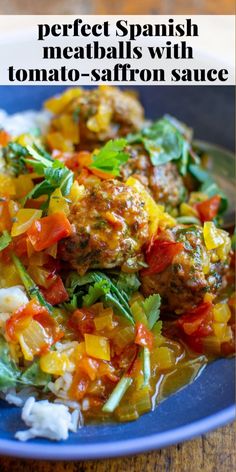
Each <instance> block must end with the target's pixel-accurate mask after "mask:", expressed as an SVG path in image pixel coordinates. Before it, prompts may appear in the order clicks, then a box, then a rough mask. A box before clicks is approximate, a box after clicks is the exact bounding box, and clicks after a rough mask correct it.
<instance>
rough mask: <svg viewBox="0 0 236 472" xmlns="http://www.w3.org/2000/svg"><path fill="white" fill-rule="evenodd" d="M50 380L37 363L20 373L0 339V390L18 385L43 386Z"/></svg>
mask: <svg viewBox="0 0 236 472" xmlns="http://www.w3.org/2000/svg"><path fill="white" fill-rule="evenodd" d="M50 379H51V376H50V375H48V374H45V373H44V372H43V371H42V370H41V369H40V366H39V362H38V361H35V362H33V363H32V364H31V365H30V366H29V367H28V368H27V369H26V370H25V371H23V372H22V371H21V370H20V369H19V368H18V367H17V366H16V364H15V362H14V361H13V360H12V359H11V356H10V352H9V347H8V344H7V342H6V341H5V339H4V338H3V337H2V336H1V337H0V389H2V388H8V387H15V386H19V385H34V386H36V387H39V386H45V385H47V384H48V382H49V381H50Z"/></svg>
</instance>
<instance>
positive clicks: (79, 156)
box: [52, 150, 92, 172]
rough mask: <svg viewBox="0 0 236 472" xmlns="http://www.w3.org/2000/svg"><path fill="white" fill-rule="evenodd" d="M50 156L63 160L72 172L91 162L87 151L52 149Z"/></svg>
mask: <svg viewBox="0 0 236 472" xmlns="http://www.w3.org/2000/svg"><path fill="white" fill-rule="evenodd" d="M52 156H53V158H55V159H58V160H59V161H61V162H63V163H64V164H65V165H66V167H68V168H69V169H71V170H73V171H74V172H75V171H76V170H77V169H79V168H82V167H87V166H89V165H90V164H91V162H92V158H91V153H90V152H89V151H80V152H60V151H58V150H55V151H53V153H52Z"/></svg>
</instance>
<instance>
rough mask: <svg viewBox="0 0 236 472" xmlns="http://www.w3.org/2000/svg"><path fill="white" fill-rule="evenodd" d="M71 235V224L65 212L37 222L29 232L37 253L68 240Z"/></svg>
mask: <svg viewBox="0 0 236 472" xmlns="http://www.w3.org/2000/svg"><path fill="white" fill-rule="evenodd" d="M71 233H72V229H71V225H70V222H69V220H68V219H67V218H66V216H65V214H64V213H63V212H58V213H53V214H52V215H50V216H45V217H43V218H40V219H38V220H35V221H34V222H33V224H32V225H31V227H30V228H29V229H28V231H27V234H28V237H29V240H30V242H31V244H32V246H33V248H34V250H35V251H42V250H43V249H47V248H49V247H50V246H52V245H53V244H55V243H57V242H58V241H60V239H63V238H67V237H68V236H70V235H71Z"/></svg>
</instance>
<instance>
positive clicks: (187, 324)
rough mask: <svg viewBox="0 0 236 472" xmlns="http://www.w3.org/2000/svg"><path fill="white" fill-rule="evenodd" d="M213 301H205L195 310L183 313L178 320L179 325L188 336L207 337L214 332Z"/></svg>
mask: <svg viewBox="0 0 236 472" xmlns="http://www.w3.org/2000/svg"><path fill="white" fill-rule="evenodd" d="M212 308H213V305H212V302H204V303H201V304H200V305H198V306H197V307H196V308H193V310H191V311H189V312H188V313H186V314H184V315H182V316H181V317H180V318H179V319H178V320H177V324H178V326H179V327H180V328H181V329H182V330H183V331H184V333H185V334H187V335H188V336H194V337H196V338H197V337H199V338H201V337H205V336H208V335H209V334H211V333H212V332H213V329H212V321H213V312H212Z"/></svg>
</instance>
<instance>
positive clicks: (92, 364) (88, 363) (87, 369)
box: [79, 356, 99, 380]
mask: <svg viewBox="0 0 236 472" xmlns="http://www.w3.org/2000/svg"><path fill="white" fill-rule="evenodd" d="M79 368H80V370H81V371H83V372H84V373H85V374H87V375H88V377H89V378H90V380H95V379H96V378H97V374H98V368H99V362H98V361H97V360H96V359H93V358H92V357H87V356H85V357H83V359H81V361H80V363H79Z"/></svg>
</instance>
